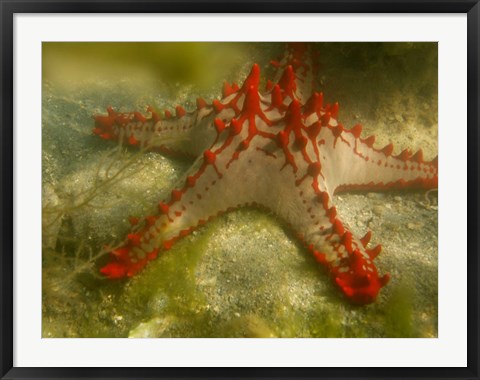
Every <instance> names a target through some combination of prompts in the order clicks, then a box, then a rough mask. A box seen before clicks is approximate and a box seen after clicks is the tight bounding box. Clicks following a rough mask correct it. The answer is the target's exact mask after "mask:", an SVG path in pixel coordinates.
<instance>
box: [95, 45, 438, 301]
mask: <svg viewBox="0 0 480 380" xmlns="http://www.w3.org/2000/svg"><path fill="white" fill-rule="evenodd" d="M308 52H309V49H308V47H307V46H306V45H298V46H293V47H292V46H289V47H288V49H287V54H286V57H285V58H284V59H282V60H281V61H279V62H274V63H273V64H274V65H275V66H277V67H278V68H279V71H280V72H279V74H278V75H277V80H276V82H277V83H275V81H271V82H270V83H268V84H267V90H266V91H264V92H262V91H260V89H259V84H260V68H259V66H258V65H257V64H255V65H253V67H252V70H251V72H250V74H249V75H248V77H247V78H246V79H245V81H244V83H243V85H242V86H241V87H239V86H237V85H236V84H232V85H230V84H229V83H228V82H225V83H224V85H223V87H222V94H223V98H222V99H221V100H215V101H213V102H212V104H208V103H207V102H206V101H204V100H203V99H197V109H196V110H193V111H186V110H185V109H183V108H182V107H180V106H177V107H176V112H175V116H173V115H172V114H171V113H170V112H169V113H168V114H167V113H166V114H165V118H161V117H160V116H159V115H158V114H156V113H155V112H154V111H153V110H152V109H151V108H150V109H149V111H150V113H151V115H150V116H143V115H141V114H139V113H136V112H132V113H117V112H115V111H113V110H112V109H109V110H108V115H106V116H96V117H95V128H94V133H95V134H97V135H99V136H100V137H102V138H104V139H111V140H121V141H123V142H127V143H129V144H132V145H136V146H145V147H149V148H152V147H153V148H160V149H162V148H164V149H168V150H170V151H179V152H183V153H186V154H191V155H195V156H198V157H200V158H199V159H198V161H197V163H196V164H195V165H194V166H192V168H191V169H190V170H189V171H187V173H186V174H185V177H184V182H183V183H184V184H183V185H182V186H180V187H179V188H176V189H173V190H172V191H171V195H170V197H169V199H165V200H162V201H161V202H160V203H159V204H158V213H157V214H155V215H149V216H147V217H145V218H143V219H140V220H134V222H135V226H134V229H133V230H132V232H131V233H130V234H128V235H127V238H126V239H125V242H124V243H123V244H122V245H121V246H120V247H119V248H117V249H115V250H113V251H112V254H111V259H112V260H111V262H110V263H109V264H107V265H106V266H105V267H103V268H102V269H101V272H102V273H103V274H105V275H106V276H107V277H109V278H122V277H125V276H133V275H134V274H136V273H137V272H138V271H139V270H141V269H142V268H143V267H144V266H145V265H146V264H147V262H148V261H150V260H152V259H154V258H156V257H157V255H158V253H159V252H160V251H162V250H168V249H169V248H170V247H171V246H172V245H173V244H174V243H175V242H176V241H177V240H178V239H180V238H181V237H183V236H186V235H187V234H189V233H190V232H191V231H193V230H194V229H196V228H198V227H199V226H201V225H203V224H204V223H206V222H207V221H208V220H210V219H212V218H214V217H215V216H217V215H220V214H222V213H225V212H229V211H231V210H234V209H236V208H238V207H243V206H252V205H253V206H255V207H260V208H262V209H266V210H270V211H271V212H273V213H274V214H276V215H277V216H278V217H279V218H280V219H281V220H283V221H284V222H285V223H286V225H288V226H289V227H290V228H291V229H292V230H293V231H295V232H296V233H297V236H298V238H299V239H300V240H301V241H302V242H303V243H304V245H305V247H306V248H307V249H308V250H309V251H310V252H311V253H312V254H313V255H314V257H315V258H316V259H317V261H318V262H319V263H321V264H322V265H324V266H325V267H326V268H327V269H328V270H329V272H330V273H331V276H332V278H333V280H334V283H335V284H336V285H337V286H338V287H339V288H340V289H341V291H342V292H343V294H344V295H345V296H346V297H347V298H348V299H349V300H350V301H351V302H353V303H357V304H366V303H370V302H373V301H374V300H375V299H376V297H377V294H378V292H379V290H380V289H381V288H382V287H383V286H385V284H386V283H387V282H388V280H389V278H390V277H389V275H388V274H385V275H383V276H380V275H379V274H378V271H377V269H376V267H375V265H374V259H375V258H376V256H377V255H378V254H379V253H380V251H381V246H379V245H378V246H376V247H374V248H369V247H368V243H369V241H370V238H371V233H370V232H367V233H366V235H365V236H364V237H363V238H357V237H355V236H354V234H352V233H351V232H350V231H349V230H348V228H347V227H346V226H345V225H344V224H343V223H342V222H341V220H340V219H339V217H338V215H337V212H336V208H335V206H334V204H333V203H332V199H333V194H334V193H335V192H338V191H341V190H349V189H362V190H363V189H364V190H372V189H374V190H376V189H381V190H384V189H392V188H407V187H408V188H412V187H420V188H432V187H436V186H437V181H438V168H437V162H436V160H433V161H430V162H426V161H424V159H423V153H422V152H421V151H418V152H416V153H415V154H411V152H410V151H408V150H405V151H403V152H402V153H400V154H398V155H392V153H393V146H392V145H391V144H389V145H387V146H385V147H383V148H375V147H374V141H375V138H374V136H369V137H362V136H361V134H362V127H361V126H360V125H355V126H353V127H352V128H351V129H347V128H345V127H344V126H343V125H342V124H341V123H339V122H338V120H337V118H338V113H339V105H338V103H334V104H333V105H330V104H327V105H325V106H324V105H323V94H322V93H317V92H313V88H312V83H314V80H313V79H314V78H313V79H312V71H313V67H314V66H315V65H314V64H313V62H314V61H315V59H313V58H308ZM195 128H203V129H204V130H203V131H202V132H203V136H207V137H208V138H206V139H205V140H207V142H206V145H205V146H204V147H200V148H199V147H198V144H195V143H194V142H192V141H191V140H190V143H189V139H188V136H191V135H192V134H194V132H195V133H197V132H198V130H195ZM172 137H175V138H172ZM167 140H168V143H166V141H167Z"/></svg>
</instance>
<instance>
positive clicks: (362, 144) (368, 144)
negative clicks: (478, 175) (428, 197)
mask: <svg viewBox="0 0 480 380" xmlns="http://www.w3.org/2000/svg"><path fill="white" fill-rule="evenodd" d="M360 131H361V128H360V126H358V127H354V128H352V129H351V130H345V129H343V127H342V126H341V125H340V124H338V125H336V126H330V125H329V126H327V127H324V128H322V130H321V132H320V134H319V139H318V140H319V143H321V144H322V157H321V162H322V168H323V173H324V175H325V177H327V178H328V179H329V180H330V182H329V183H328V187H329V192H330V194H332V193H333V192H334V191H342V190H388V189H393V188H397V189H405V188H424V189H430V188H436V187H437V184H438V166H437V160H436V159H434V160H432V161H430V162H427V161H424V160H423V154H422V151H421V150H419V151H418V152H417V153H416V154H414V155H412V154H411V153H410V151H409V150H404V151H403V152H402V153H400V154H399V155H397V156H393V155H392V151H393V146H392V145H391V144H390V145H387V146H386V147H384V148H382V149H376V148H374V147H373V142H374V140H375V139H374V137H373V136H370V137H368V138H365V139H363V138H361V137H360Z"/></svg>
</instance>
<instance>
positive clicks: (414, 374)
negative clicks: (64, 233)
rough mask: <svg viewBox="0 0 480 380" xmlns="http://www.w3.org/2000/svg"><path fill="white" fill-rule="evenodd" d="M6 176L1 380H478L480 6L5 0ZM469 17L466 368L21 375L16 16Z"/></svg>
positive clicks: (473, 1) (32, 371)
mask: <svg viewBox="0 0 480 380" xmlns="http://www.w3.org/2000/svg"><path fill="white" fill-rule="evenodd" d="M0 12H1V25H2V26H1V62H2V64H1V66H2V69H1V88H2V99H1V105H0V107H1V108H0V114H1V121H2V123H1V128H0V142H1V143H0V144H1V145H0V147H1V148H0V149H1V156H0V157H1V164H0V166H1V171H0V184H1V187H0V195H1V213H0V224H1V228H0V242H1V247H2V250H1V254H0V267H1V274H0V294H1V302H0V312H1V313H0V317H1V326H0V343H1V346H0V347H1V348H0V350H1V355H0V374H1V378H2V379H30V378H32V379H40V378H43V379H54V378H66V379H67V378H68V379H77V378H78V379H79V378H82V379H84V378H89V379H114V378H307V377H308V378H352V379H353V378H412V379H413V378H419V379H420V378H421V379H427V378H430V379H439V378H452V379H453V378H455V379H478V378H479V370H478V365H479V350H478V346H479V340H480V335H479V330H478V320H479V284H480V281H479V274H480V268H479V259H478V255H479V253H480V252H479V247H478V235H479V231H478V216H479V205H478V191H479V189H478V173H479V161H480V151H479V147H480V141H479V131H478V129H479V110H480V101H479V83H480V82H479V71H480V66H479V59H478V58H479V44H480V39H479V36H480V30H479V21H480V4H479V1H478V0H421V1H413V0H396V1H381V0H334V1H329V0H326V1H323V0H310V1H309V0H301V1H294V0H260V1H250V0H244V1H240V0H234V1H225V0H219V1H215V0H210V1H193V0H187V1H182V0H168V1H162V0H142V1H131V0H124V1H108V0H103V1H89V0H86V1H66V0H40V1H34V0H31V1H15V0H0ZM172 12H176V13H182V12H189V13H299V12H301V13H464V14H467V23H468V29H467V45H468V57H467V59H468V66H467V80H468V87H467V89H468V105H467V110H468V111H467V112H468V119H467V120H468V141H467V145H468V168H467V170H468V269H467V271H468V279H467V280H468V355H467V363H468V365H467V367H466V368H381V367H378V368H84V367H82V368H23V367H14V365H13V352H14V341H13V324H14V320H13V302H14V299H13V252H14V246H13V220H14V218H15V215H14V213H13V201H14V189H13V178H14V165H15V162H14V161H13V146H14V145H13V142H14V141H13V136H14V130H13V73H14V67H13V44H14V30H13V17H14V15H15V14H16V13H172Z"/></svg>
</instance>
